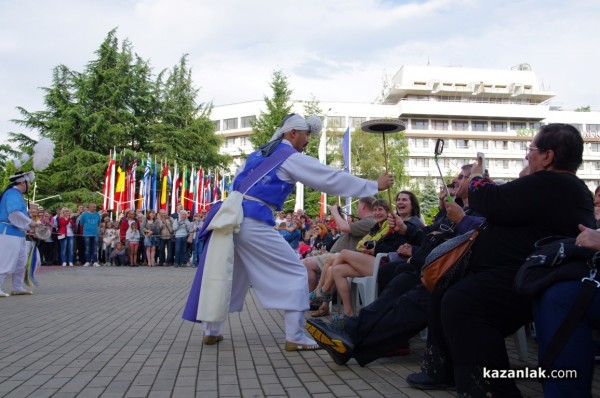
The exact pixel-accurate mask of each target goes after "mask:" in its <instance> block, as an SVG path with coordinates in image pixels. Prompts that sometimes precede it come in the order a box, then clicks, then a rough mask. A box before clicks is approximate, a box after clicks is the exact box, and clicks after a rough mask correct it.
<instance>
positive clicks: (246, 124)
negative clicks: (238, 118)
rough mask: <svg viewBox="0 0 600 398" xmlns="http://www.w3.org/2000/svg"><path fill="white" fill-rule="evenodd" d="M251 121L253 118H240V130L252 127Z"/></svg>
mask: <svg viewBox="0 0 600 398" xmlns="http://www.w3.org/2000/svg"><path fill="white" fill-rule="evenodd" d="M253 120H254V116H242V128H250V127H252V121H253Z"/></svg>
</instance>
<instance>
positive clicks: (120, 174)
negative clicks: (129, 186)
mask: <svg viewBox="0 0 600 398" xmlns="http://www.w3.org/2000/svg"><path fill="white" fill-rule="evenodd" d="M125 177H126V176H125V171H123V165H121V164H120V165H119V167H117V185H116V186H115V210H116V211H117V212H120V211H121V210H123V194H124V192H125Z"/></svg>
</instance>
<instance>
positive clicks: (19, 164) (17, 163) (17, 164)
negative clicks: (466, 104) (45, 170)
mask: <svg viewBox="0 0 600 398" xmlns="http://www.w3.org/2000/svg"><path fill="white" fill-rule="evenodd" d="M13 164H14V165H15V169H17V170H19V169H20V168H21V161H20V160H19V159H17V158H15V159H13Z"/></svg>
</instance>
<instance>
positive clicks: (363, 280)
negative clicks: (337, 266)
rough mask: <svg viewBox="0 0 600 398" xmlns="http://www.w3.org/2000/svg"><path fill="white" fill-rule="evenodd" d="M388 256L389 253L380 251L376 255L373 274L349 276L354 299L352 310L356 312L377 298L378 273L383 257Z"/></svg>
mask: <svg viewBox="0 0 600 398" xmlns="http://www.w3.org/2000/svg"><path fill="white" fill-rule="evenodd" d="M384 257H387V253H379V254H378V255H377V256H375V260H374V263H373V274H372V275H371V276H362V277H354V278H348V280H349V282H350V299H351V300H352V310H353V311H354V314H357V313H358V310H359V309H360V308H361V303H362V306H363V307H366V306H367V305H369V304H371V303H372V302H373V301H375V299H376V298H377V295H378V291H377V273H378V272H379V265H380V264H381V259H382V258H384Z"/></svg>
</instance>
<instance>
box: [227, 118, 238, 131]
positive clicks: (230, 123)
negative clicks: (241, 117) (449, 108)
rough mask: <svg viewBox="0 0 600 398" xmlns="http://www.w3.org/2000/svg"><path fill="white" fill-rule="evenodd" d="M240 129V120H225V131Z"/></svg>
mask: <svg viewBox="0 0 600 398" xmlns="http://www.w3.org/2000/svg"><path fill="white" fill-rule="evenodd" d="M237 128H238V119H237V117H236V118H233V119H225V120H223V129H224V130H233V129H237Z"/></svg>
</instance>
